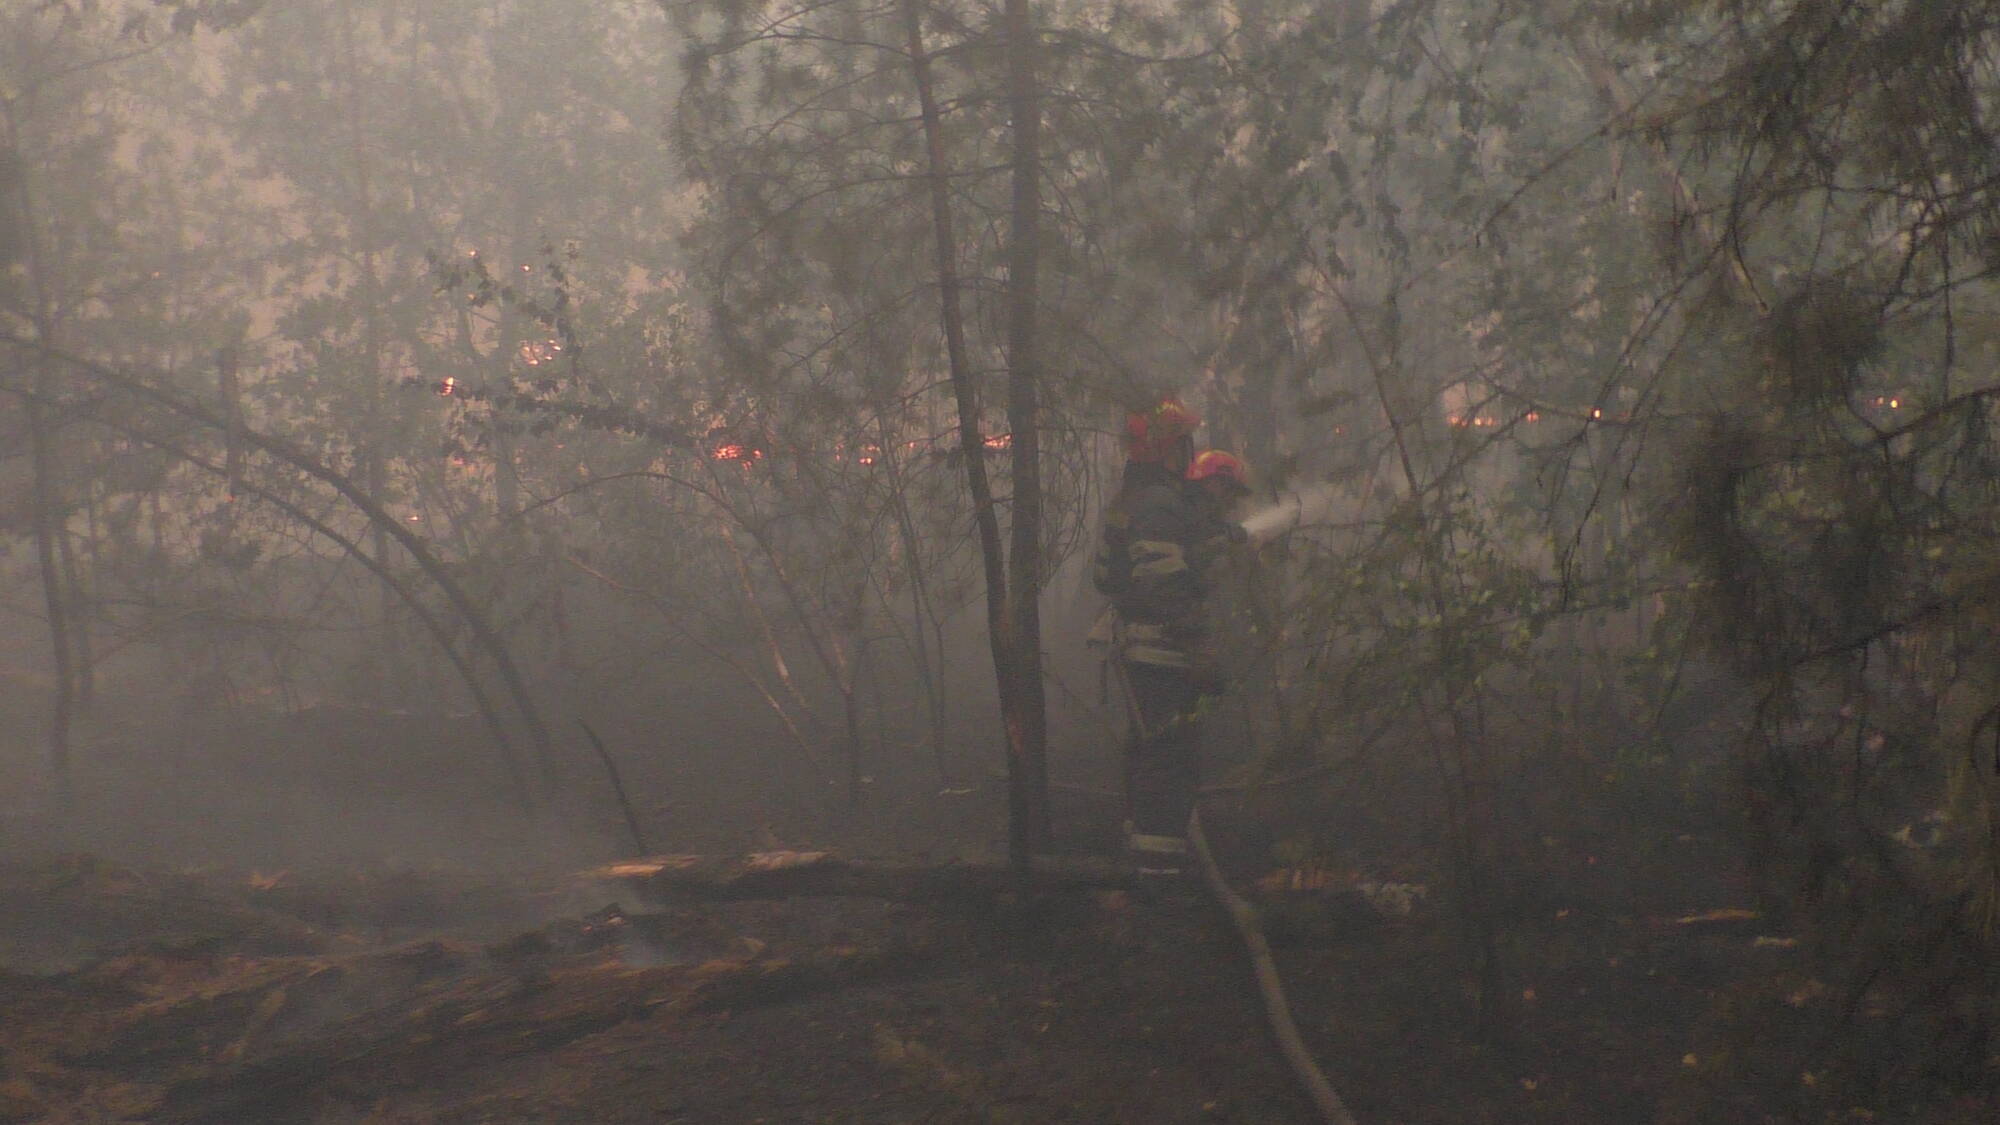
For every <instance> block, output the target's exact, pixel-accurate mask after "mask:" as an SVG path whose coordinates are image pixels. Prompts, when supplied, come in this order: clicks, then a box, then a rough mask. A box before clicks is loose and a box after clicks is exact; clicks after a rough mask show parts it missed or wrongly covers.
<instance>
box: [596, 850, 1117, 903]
mask: <svg viewBox="0 0 2000 1125" xmlns="http://www.w3.org/2000/svg"><path fill="white" fill-rule="evenodd" d="M584 878H586V879H590V880H594V881H598V882H611V883H619V884H622V885H625V886H629V887H631V888H633V889H634V890H635V891H636V892H637V893H638V894H640V895H642V896H645V897H647V898H649V899H651V900H653V901H655V902H669V901H673V900H676V899H680V900H687V899H696V900H704V901H726V900H745V899H774V898H795V897H820V898H838V897H851V898H879V899H886V900H889V901H893V902H937V901H942V900H950V899H965V898H981V897H991V896H994V895H998V894H1004V893H1008V892H1013V891H1019V890H1021V889H1023V888H1022V885H1021V882H1020V879H1019V876H1018V875H1017V873H1016V872H1015V870H1014V868H1013V867H1012V866H1010V865H1009V864H1007V863H1005V862H1004V861H999V860H990V861H989V860H976V859H959V860H950V861H947V862H944V863H936V864H918V863H908V862H876V861H864V860H850V859H843V858H840V857H837V856H835V855H834V854H833V853H831V852H803V851H782V852H754V853H751V854H749V855H744V856H695V855H667V856H648V857H645V858H641V859H631V860H626V861H623V862H620V863H613V864H608V865H606V866H603V867H599V868H595V869H593V870H591V871H587V872H584ZM1132 884H1133V875H1132V871H1131V867H1130V865H1128V864H1124V863H1120V862H1118V861H1116V860H1112V859H1107V858H1104V857H1101V856H1036V857H1035V858H1034V861H1033V868H1032V875H1031V882H1030V885H1029V889H1034V890H1066V889H1076V890H1082V889H1092V888H1128V887H1130V886H1132Z"/></svg>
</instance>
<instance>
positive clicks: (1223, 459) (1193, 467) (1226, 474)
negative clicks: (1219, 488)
mask: <svg viewBox="0 0 2000 1125" xmlns="http://www.w3.org/2000/svg"><path fill="white" fill-rule="evenodd" d="M1187 479H1189V480H1191V481H1204V480H1211V479H1213V480H1222V481H1228V482H1229V483H1230V484H1232V485H1235V486H1236V487H1237V488H1239V489H1242V490H1243V491H1245V492H1248V491H1250V466H1248V465H1245V464H1244V463H1243V458H1241V457H1238V456H1237V455H1236V454H1234V453H1231V452H1229V451H1228V450H1226V449H1204V450H1202V451H1201V452H1200V453H1199V454H1197V455H1196V456H1195V459H1194V460H1192V461H1190V462H1188V468H1187Z"/></svg>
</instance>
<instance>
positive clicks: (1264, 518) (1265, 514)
mask: <svg viewBox="0 0 2000 1125" xmlns="http://www.w3.org/2000/svg"><path fill="white" fill-rule="evenodd" d="M1339 496H1340V489H1339V487H1338V486H1336V485H1332V484H1315V485H1310V486H1308V487H1306V488H1295V489H1290V490H1288V491H1285V492H1282V493H1280V494H1279V495H1278V501H1277V503H1275V504H1270V505H1267V506H1265V507H1263V508H1259V509H1258V510H1257V511H1255V512H1252V513H1250V514H1249V515H1248V516H1245V517H1244V518H1243V521H1242V522H1243V530H1244V532H1245V533H1246V534H1248V535H1249V536H1250V541H1251V542H1253V543H1268V542H1270V541H1271V540H1273V539H1276V538H1277V537H1278V536H1280V535H1283V534H1284V533H1285V532H1287V531H1290V530H1291V529H1293V528H1295V527H1298V526H1299V525H1300V524H1304V523H1310V522H1312V521H1315V520H1321V519H1325V518H1326V517H1327V516H1328V515H1330V514H1331V513H1332V512H1333V504H1334V501H1335V500H1336V499H1338V498H1339Z"/></svg>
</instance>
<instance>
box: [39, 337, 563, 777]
mask: <svg viewBox="0 0 2000 1125" xmlns="http://www.w3.org/2000/svg"><path fill="white" fill-rule="evenodd" d="M0 343H7V344H12V345H14V346H15V347H18V348H24V349H34V350H37V351H40V352H42V353H43V354H45V355H47V356H48V357H50V358H55V359H60V360H62V361H63V362H64V363H67V364H69V365H70V366H72V367H74V368H75V369H77V370H78V371H80V372H83V373H84V374H86V375H89V376H92V377H94V378H97V379H100V380H103V381H104V382H106V383H110V384H111V385H113V386H116V387H119V388H122V389H124V390H126V391H129V392H131V393H132V394H134V395H137V396H138V397H140V398H142V399H145V400H147V401H149V402H153V403H156V404H158V405H160V406H162V407H165V408H166V409H167V410H168V411H170V412H172V413H174V414H178V415H180V416H181V417H183V418H187V419H190V420H192V421H194V422H198V423H200V424H201V425H203V426H206V427H208V428H210V429H213V430H216V431H218V432H226V431H227V430H228V429H229V422H228V419H226V418H224V417H223V416H222V415H221V414H219V413H217V412H216V411H214V410H211V409H209V408H208V407H207V406H204V405H202V404H201V403H199V402H195V401H192V400H190V399H187V398H185V397H183V396H181V395H179V394H176V393H174V392H173V391H169V390H166V389H164V388H161V387H156V386H154V385H152V384H151V383H149V382H147V381H146V380H145V379H143V378H141V377H139V376H137V375H133V374H131V373H129V372H125V371H119V370H117V369H115V368H112V367H107V366H105V365H104V364H101V363H97V362H95V361H93V360H88V359H84V358H83V357H81V356H77V355H72V354H69V353H66V352H62V351H59V350H57V349H55V348H50V347H47V346H46V345H43V344H40V343H38V342H36V341H32V340H24V339H22V338H20V337H19V336H16V335H14V334H13V333H0ZM237 437H238V438H239V439H240V440H241V441H242V442H243V443H244V444H245V445H249V446H253V447H255V448H257V449H259V450H262V451H263V452H264V453H266V454H268V455H270V456H271V457H274V458H276V459H278V460H280V461H283V462H284V463H286V464H288V465H290V466H292V467H293V468H295V469H298V470H299V471H300V472H303V473H305V474H306V475H307V476H310V477H312V478H313V479H315V480H318V481H320V482H322V483H324V484H326V485H329V486H331V487H332V488H333V490H334V491H335V492H338V493H339V494H340V495H341V496H342V497H343V498H345V499H346V500H347V502H348V503H350V504H352V505H354V507H355V508H356V510H358V511H360V512H361V514H362V515H364V516H366V517H367V518H368V521H369V523H370V524H372V525H374V526H375V527H376V528H378V529H379V530H381V532H382V533H383V534H385V535H387V536H389V537H390V538H392V539H394V540H395V541H396V542H397V543H398V544H399V545H400V546H401V547H402V548H403V549H404V550H406V551H408V552H409V553H410V557H411V558H412V559H415V560H416V563H417V566H418V567H419V568H420V569H421V570H422V571H423V572H424V574H425V575H426V576H428V577H429V578H430V580H431V581H432V582H435V583H436V584H437V586H438V589H440V590H442V591H443V592H444V595H445V597H446V599H447V600H449V601H450V602H451V605H452V608H453V609H454V610H455V611H457V613H458V615H459V616H460V617H461V618H462V619H463V620H464V621H465V623H466V625H467V626H468V627H470V628H471V630H472V634H473V637H474V638H475V639H476V640H477V641H478V642H479V646H480V648H482V649H484V650H485V651H486V654H487V655H488V656H489V657H491V658H492V660H493V663H494V667H495V668H496V669H497V670H498V671H499V673H500V679H501V681H502V682H503V683H504V684H505V685H506V687H507V692H508V695H509V697H510V698H511V699H512V700H513V702H514V706H515V708H516V709H517V710H518V711H519V712H520V714H521V719H522V721H523V722H524V723H525V724H526V725H527V727H528V733H529V736H530V737H531V738H532V739H533V740H534V743H535V749H536V752H537V754H538V755H539V757H540V766H541V770H542V782H543V784H544V786H548V787H553V785H554V783H555V747H554V744H553V743H552V741H551V740H550V738H549V732H548V727H547V726H546V725H545V724H544V723H543V722H542V716H541V711H540V710H539V709H538V708H537V707H536V706H535V701H534V697H533V696H532V695H530V694H529V692H528V686H527V682H526V680H525V679H523V677H522V675H521V671H520V668H519V667H518V666H517V665H515V663H514V657H513V654H512V653H511V652H509V651H508V649H507V644H506V642H505V641H503V640H502V639H501V638H500V635H499V634H498V633H496V632H495V631H494V629H493V626H492V624H491V623H490V622H488V621H487V619H486V615H485V614H484V613H482V612H481V611H480V609H479V607H478V606H477V605H475V604H474V603H473V601H472V597H471V595H469V594H467V593H466V592H465V588H464V587H462V586H460V585H459V584H458V582H457V580H455V579H453V578H452V576H451V575H450V573H448V572H447V571H446V570H445V569H444V564H443V563H441V562H439V561H438V559H437V557H436V556H435V555H433V554H432V553H431V551H430V548H428V547H426V546H425V545H424V542H423V540H421V539H418V538H417V537H416V536H414V535H412V534H410V531H409V529H408V528H406V527H404V526H403V524H402V522H401V521H400V520H397V519H396V518H395V517H393V516H391V515H390V514H389V513H388V512H387V511H385V510H384V509H383V508H382V505H381V504H380V503H378V502H377V501H376V500H375V498H374V497H372V496H370V495H368V494H367V493H366V492H364V491H362V489H361V488H360V486H358V485H356V484H355V483H354V481H353V479H352V478H350V477H348V476H347V475H346V474H345V473H342V472H339V471H338V470H336V469H334V468H332V467H330V466H329V465H327V464H326V463H325V462H323V461H321V460H320V459H319V458H318V457H316V456H314V455H313V454H312V452H311V451H310V450H307V449H304V448H302V447H300V446H298V445H296V444H294V443H293V442H291V441H288V440H286V439H285V438H282V437H279V436H277V435H275V434H266V433H263V432H261V431H258V430H254V429H251V428H248V427H244V428H242V429H240V430H238V431H237Z"/></svg>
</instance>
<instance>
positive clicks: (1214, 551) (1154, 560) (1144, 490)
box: [1091, 462, 1239, 668]
mask: <svg viewBox="0 0 2000 1125" xmlns="http://www.w3.org/2000/svg"><path fill="white" fill-rule="evenodd" d="M1234 531H1235V529H1234V528H1232V526H1231V525H1230V524H1228V523H1226V522H1224V521H1223V520H1221V519H1220V518H1218V517H1217V516H1216V515H1215V514H1214V513H1213V512H1212V511H1211V510H1210V508H1209V507H1208V506H1207V505H1204V504H1202V503H1201V502H1200V501H1199V500H1198V499H1197V498H1196V497H1195V496H1194V495H1193V494H1192V493H1191V492H1190V490H1189V488H1188V486H1187V485H1186V484H1185V483H1184V482H1183V481H1182V480H1181V479H1180V478H1179V477H1178V476H1176V475H1174V474H1172V473H1169V472H1168V471H1167V470H1166V469H1165V468H1164V467H1162V466H1160V465H1157V464H1153V463H1149V462H1132V463H1130V464H1127V465H1126V467H1125V480H1124V484H1123V486H1122V487H1121V488H1120V489H1119V491H1118V495H1117V496H1116V497H1114V498H1113V499H1112V501H1111V503H1110V505H1108V506H1107V508H1106V510H1105V513H1104V533H1103V536H1102V538H1101V539H1100V540H1099V542H1098V546H1097V555H1096V558H1095V559H1094V561H1093V566H1092V573H1091V578H1092V580H1093V582H1094V583H1095V585H1096V586H1097V591H1098V592H1099V593H1101V594H1103V595H1104V596H1105V597H1107V598H1109V599H1110V600H1111V606H1112V609H1113V610H1114V611H1115V618H1116V619H1115V623H1114V630H1115V634H1114V636H1113V637H1112V638H1111V643H1112V647H1113V651H1114V654H1115V655H1116V656H1117V657H1118V658H1119V659H1122V660H1124V661H1126V662H1129V663H1136V664H1151V665H1156V666H1162V667H1169V668H1186V667H1190V666H1191V665H1194V664H1196V663H1199V662H1200V661H1201V660H1202V658H1203V653H1204V652H1205V650H1206V649H1207V647H1208V622H1207V619H1206V614H1205V612H1204V610H1203V606H1202V602H1203V599H1204V598H1205V597H1206V596H1207V595H1208V592H1209V589H1210V587H1211V586H1212V585H1213V582H1214V579H1213V573H1214V570H1215V564H1216V562H1217V561H1218V560H1219V559H1220V558H1221V557H1222V555H1223V553H1224V552H1225V551H1226V550H1227V549H1228V547H1229V544H1230V543H1231V542H1232V540H1233V539H1234V538H1237V537H1239V536H1237V535H1234V534H1233V532H1234Z"/></svg>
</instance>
